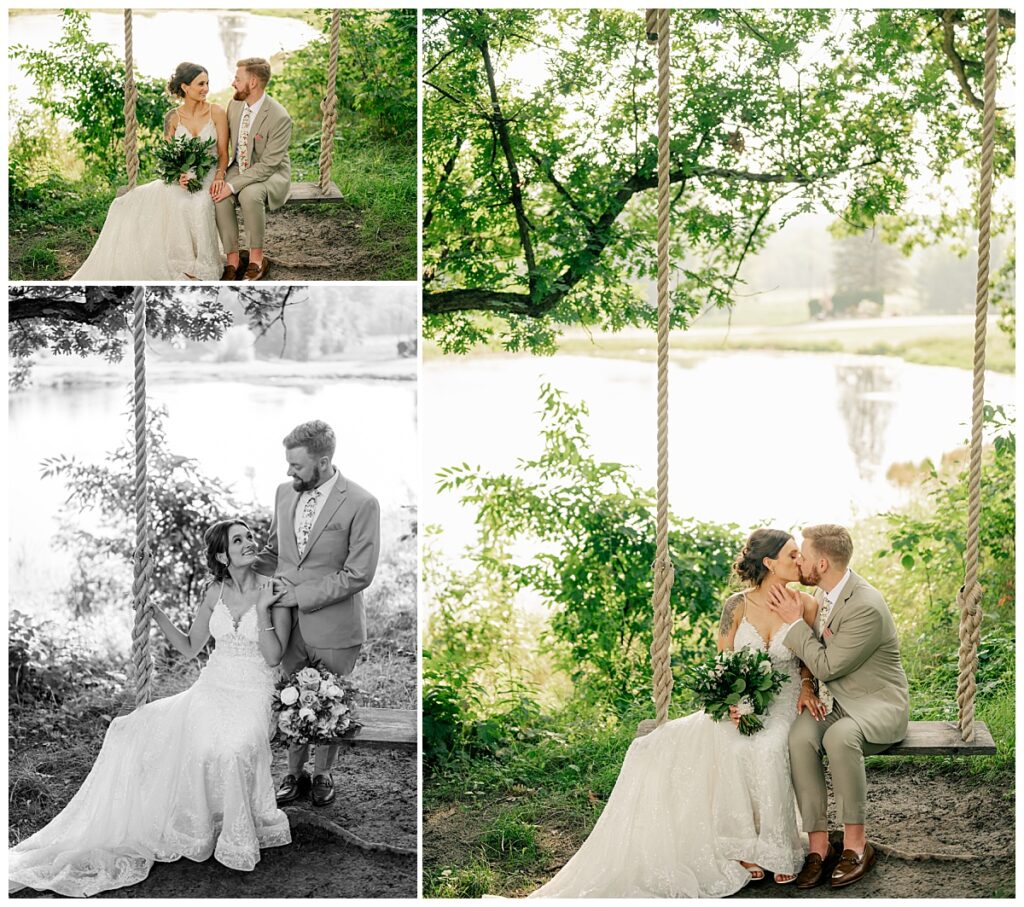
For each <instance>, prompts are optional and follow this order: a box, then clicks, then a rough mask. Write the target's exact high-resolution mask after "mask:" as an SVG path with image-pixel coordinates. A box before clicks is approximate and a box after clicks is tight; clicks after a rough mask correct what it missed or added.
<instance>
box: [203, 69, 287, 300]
mask: <svg viewBox="0 0 1024 907" xmlns="http://www.w3.org/2000/svg"><path fill="white" fill-rule="evenodd" d="M237 66H238V69H237V70H236V72H235V81H234V82H232V83H231V84H232V87H233V88H234V89H235V96H234V98H233V99H232V100H231V102H230V103H229V104H228V159H229V160H230V161H232V163H231V165H230V166H229V167H228V169H227V173H226V174H225V176H224V179H222V180H215V181H214V183H213V185H211V186H210V195H212V196H213V200H214V202H216V205H215V208H214V210H215V211H216V216H217V232H218V233H219V234H220V241H221V243H222V244H223V246H224V252H225V253H226V254H227V264H226V265H225V266H224V273H223V274H222V275H221V280H237V279H238V266H239V257H238V216H237V214H236V212H235V206H236V204H237V205H238V206H239V207H240V208H241V209H242V216H243V217H244V219H245V229H246V231H247V232H248V234H249V267H248V268H246V271H245V274H244V275H242V280H263V278H264V277H266V276H267V271H268V269H269V268H270V260H269V259H268V258H267V257H266V256H265V255H264V254H263V235H264V233H265V231H266V224H267V215H266V209H267V208H269V209H270V210H271V211H276V210H277V209H278V208H280V207H281V206H282V205H283V204H284V203H285V202H286V201H287V200H288V193H289V192H290V191H291V173H292V165H291V161H290V160H289V158H288V146H289V144H290V143H291V138H292V121H291V117H289V116H288V112H287V111H286V110H285V109H284V108H283V107H282V106H281V105H280V104H278V103H277V101H275V100H274V99H273V98H272V97H270V95H268V94H267V93H266V90H267V83H268V82H269V81H270V64H269V63H268V62H267V61H266V60H264V59H263V58H262V57H248V58H247V59H245V60H239V61H238V64H237ZM219 175H220V174H218V176H219Z"/></svg>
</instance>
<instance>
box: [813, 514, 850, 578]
mask: <svg viewBox="0 0 1024 907" xmlns="http://www.w3.org/2000/svg"><path fill="white" fill-rule="evenodd" d="M801 534H802V535H803V537H804V538H805V539H808V540H809V541H810V543H811V544H812V545H813V546H814V550H815V551H817V552H818V553H819V554H823V555H824V556H825V557H827V558H828V559H829V561H831V562H832V565H833V566H834V567H837V568H838V569H840V570H845V569H846V568H847V567H849V566H850V561H851V560H853V539H852V538H850V530H849V529H847V528H846V527H845V526H837V525H836V524H835V523H820V524H819V525H817V526H805V527H804V530H803V532H802V533H801Z"/></svg>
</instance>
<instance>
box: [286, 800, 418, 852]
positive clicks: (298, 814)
mask: <svg viewBox="0 0 1024 907" xmlns="http://www.w3.org/2000/svg"><path fill="white" fill-rule="evenodd" d="M284 812H285V813H287V815H288V819H289V821H290V822H291V825H292V828H295V827H296V826H297V825H308V826H311V827H313V828H319V829H322V830H323V831H326V832H328V833H329V834H332V835H334V836H335V837H337V838H341V839H342V840H343V841H347V842H348V843H349V844H352V845H354V846H356V847H358V848H360V849H361V850H366V851H370V852H371V853H372V852H377V853H393V854H397V855H399V856H407V857H414V856H416V853H417V850H416V848H415V847H414V846H413V847H402V846H401V845H399V844H389V843H387V842H383V841H367V840H366V839H365V838H360V837H359V835H357V834H356V833H355V832H353V831H349V830H348V829H347V828H345V827H344V826H343V825H339V824H338V823H337V822H334V821H332V820H331V819H328V818H326V817H325V816H320V815H317V814H316V813H314V812H310V811H309V810H308V809H303V808H302V807H301V806H286V807H285V809H284Z"/></svg>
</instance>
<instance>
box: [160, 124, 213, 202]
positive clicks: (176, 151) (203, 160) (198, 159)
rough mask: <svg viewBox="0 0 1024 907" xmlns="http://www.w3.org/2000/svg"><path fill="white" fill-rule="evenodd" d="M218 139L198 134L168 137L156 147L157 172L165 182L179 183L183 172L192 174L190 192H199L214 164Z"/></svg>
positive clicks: (189, 182)
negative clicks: (203, 137) (204, 137)
mask: <svg viewBox="0 0 1024 907" xmlns="http://www.w3.org/2000/svg"><path fill="white" fill-rule="evenodd" d="M216 144H217V140H216V139H201V138H199V137H198V136H185V135H179V136H176V137H175V138H171V139H167V140H165V141H164V142H161V143H160V144H159V145H157V148H156V172H157V174H159V176H160V179H162V180H163V181H164V182H165V183H170V184H173V183H177V182H178V178H179V177H180V176H181V175H182V174H183V173H188V174H190V179H189V181H188V186H187V187H186V188H187V189H188V191H189V192H198V191H199V190H200V189H201V188H202V186H203V177H204V176H206V173H207V171H208V170H209V169H210V168H211V167H212V166H213V164H214V155H213V154H212V153H211V152H212V149H213V147H214V145H216Z"/></svg>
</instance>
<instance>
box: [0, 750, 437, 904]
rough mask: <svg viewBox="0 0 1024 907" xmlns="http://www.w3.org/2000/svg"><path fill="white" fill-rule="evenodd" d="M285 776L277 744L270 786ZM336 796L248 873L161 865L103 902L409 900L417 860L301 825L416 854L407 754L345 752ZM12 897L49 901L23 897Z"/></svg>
mask: <svg viewBox="0 0 1024 907" xmlns="http://www.w3.org/2000/svg"><path fill="white" fill-rule="evenodd" d="M285 772H286V768H285V750H284V748H283V747H281V746H279V745H277V744H275V746H274V780H275V782H276V781H278V780H279V779H280V778H281V777H282V776H283V775H284V774H285ZM333 774H334V783H335V789H336V791H337V798H336V799H335V801H334V803H332V804H331V805H330V806H329V807H326V808H324V809H315V807H313V806H312V805H311V804H310V803H309V802H308V801H306V802H300V803H298V804H296V806H298V810H297V811H296V812H295V813H290V819H291V822H292V843H291V844H290V845H289V846H287V847H275V848H269V849H267V850H264V851H263V852H262V858H261V860H260V862H259V864H258V865H257V867H256V868H255V870H253V871H252V872H237V871H235V870H232V869H228V868H227V867H226V866H222V865H221V864H220V863H218V862H217V861H216V860H215V859H213V858H210V859H209V860H206V861H205V862H203V863H194V862H192V861H190V860H178V861H177V862H176V863H158V864H156V865H155V866H154V867H153V869H152V871H151V872H150V874H149V877H148V878H147V879H146V880H145V881H144V882H141V883H140V884H138V885H133V886H132V887H130V888H122V889H118V890H116V891H108V892H105V893H103V894H100V895H97V897H107V898H224V897H232V898H328V897H330V898H352V897H360V898H414V897H416V892H417V871H416V855H415V853H413V854H410V855H405V854H401V855H399V854H392V853H386V852H380V851H367V850H364V849H362V848H360V847H357V846H355V845H354V844H350V843H348V842H347V841H345V840H343V839H341V838H339V837H337V836H336V835H335V834H333V833H331V832H330V831H325V830H323V829H320V828H317V827H315V826H310V825H308V824H304V823H303V821H302V817H303V815H305V814H310V813H313V814H315V815H316V816H320V817H323V818H326V819H329V820H330V821H331V822H334V823H337V824H338V825H340V826H342V827H343V828H345V829H347V830H348V831H350V832H353V833H354V834H356V835H358V836H359V837H360V838H362V839H363V840H364V841H369V842H375V843H387V844H391V845H394V846H397V847H403V848H411V849H412V850H413V851H415V848H416V825H417V823H416V809H417V798H416V758H415V755H414V754H413V753H411V752H399V751H393V750H386V749H366V748H346V749H343V750H342V751H341V752H340V754H339V756H338V763H337V766H336V768H335V770H334V773H333ZM11 897H29V898H31V897H54V895H53V894H52V893H50V892H34V891H28V890H25V891H21V892H19V893H18V894H15V895H11Z"/></svg>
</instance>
